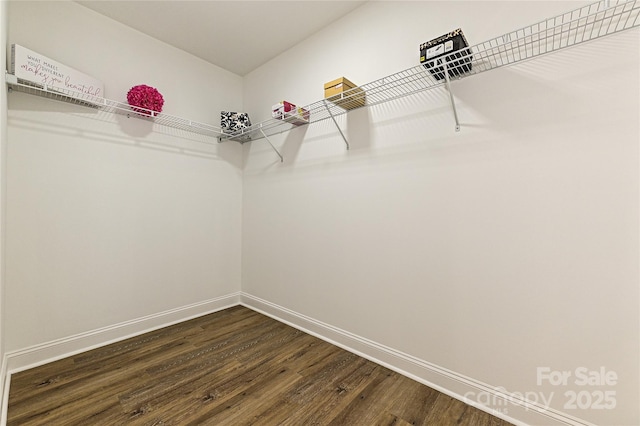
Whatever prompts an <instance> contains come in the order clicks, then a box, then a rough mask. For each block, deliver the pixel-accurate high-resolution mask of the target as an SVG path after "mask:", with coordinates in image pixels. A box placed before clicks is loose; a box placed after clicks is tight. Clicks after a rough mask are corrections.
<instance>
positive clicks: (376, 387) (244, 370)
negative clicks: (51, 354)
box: [8, 306, 508, 426]
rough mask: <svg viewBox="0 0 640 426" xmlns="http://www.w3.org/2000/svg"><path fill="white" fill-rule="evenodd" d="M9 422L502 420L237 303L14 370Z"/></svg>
mask: <svg viewBox="0 0 640 426" xmlns="http://www.w3.org/2000/svg"><path fill="white" fill-rule="evenodd" d="M8 418H9V420H8V425H65V426H67V425H120V424H127V425H138V424H139V425H157V426H159V425H248V424H256V425H257V424H261V425H350V426H353V425H470V426H471V425H473V426H479V425H496V426H498V425H500V426H501V425H508V423H506V422H504V421H502V420H500V419H497V418H495V417H492V416H490V415H489V414H486V413H484V412H482V411H479V410H477V409H475V408H473V407H471V406H468V405H465V404H464V403H462V402H460V401H458V400H455V399H453V398H451V397H448V396H446V395H444V394H442V393H439V392H437V391H435V390H433V389H431V388H428V387H427V386H424V385H421V384H419V383H417V382H415V381H413V380H411V379H408V378H406V377H404V376H401V375H399V374H397V373H395V372H393V371H391V370H389V369H387V368H384V367H381V366H379V365H377V364H374V363H373V362H370V361H367V360H365V359H364V358H361V357H359V356H356V355H354V354H352V353H349V352H347V351H344V350H342V349H340V348H338V347H336V346H333V345H331V344H328V343H326V342H324V341H322V340H320V339H317V338H315V337H312V336H310V335H308V334H305V333H303V332H301V331H298V330H296V329H294V328H292V327H289V326H287V325H285V324H282V323H280V322H277V321H274V320H272V319H270V318H268V317H266V316H264V315H261V314H259V313H256V312H254V311H252V310H250V309H247V308H244V307H240V306H237V307H233V308H230V309H226V310H224V311H221V312H217V313H215V314H211V315H207V316H204V317H201V318H197V319H194V320H191V321H188V322H184V323H181V324H178V325H175V326H171V327H167V328H164V329H161V330H158V331H155V332H151V333H147V334H145V335H142V336H139V337H135V338H132V339H128V340H125V341H122V342H119V343H115V344H112V345H109V346H105V347H102V348H99V349H95V350H92V351H90V352H85V353H83V354H80V355H76V356H72V357H69V358H66V359H63V360H60V361H56V362H53V363H50V364H47V365H44V366H42V367H37V368H33V369H31V370H27V371H23V372H21V373H17V374H14V375H13V376H12V377H11V387H10V392H9V412H8Z"/></svg>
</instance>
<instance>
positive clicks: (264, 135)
mask: <svg viewBox="0 0 640 426" xmlns="http://www.w3.org/2000/svg"><path fill="white" fill-rule="evenodd" d="M260 133H262V137H263V138H265V139H266V140H267V142H269V145H271V148H273V150H274V151H275V152H276V154H278V157H280V162H281V163H283V162H284V158H283V157H282V154H280V151H278V150H277V149H276V147H275V146H273V144H272V143H271V140H270V139H269V137H268V136H267V134H266V133H265V132H264V130H262V128H260Z"/></svg>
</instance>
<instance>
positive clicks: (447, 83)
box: [442, 59, 460, 132]
mask: <svg viewBox="0 0 640 426" xmlns="http://www.w3.org/2000/svg"><path fill="white" fill-rule="evenodd" d="M442 63H443V64H444V78H445V84H446V86H447V92H449V99H451V108H453V118H454V119H455V120H456V132H459V131H460V121H458V110H456V102H455V100H454V99H453V92H451V80H450V79H449V70H448V69H447V60H446V59H445V60H443V61H442Z"/></svg>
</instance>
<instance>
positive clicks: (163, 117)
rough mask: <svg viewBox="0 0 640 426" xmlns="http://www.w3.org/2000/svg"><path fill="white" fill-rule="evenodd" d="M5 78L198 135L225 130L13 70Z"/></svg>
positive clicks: (36, 91)
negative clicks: (28, 78) (34, 79)
mask: <svg viewBox="0 0 640 426" xmlns="http://www.w3.org/2000/svg"><path fill="white" fill-rule="evenodd" d="M6 79H7V84H8V85H9V87H10V88H11V89H12V90H15V91H18V92H24V93H29V94H31V95H36V96H41V97H45V98H48V99H53V100H57V101H63V102H67V103H71V104H74V105H79V106H83V107H88V108H93V109H96V110H100V111H101V112H106V113H112V114H120V115H126V116H127V117H134V118H137V119H140V120H145V121H151V122H153V123H156V124H159V125H162V126H168V127H172V128H175V129H179V130H185V131H188V132H191V133H196V134H199V135H205V136H209V137H214V138H218V139H219V138H220V137H222V136H223V132H222V129H221V128H220V127H216V126H212V125H210V124H205V123H199V122H197V121H193V120H188V119H186V118H181V117H176V116H174V115H169V114H165V113H162V112H156V111H152V110H149V109H146V108H139V107H132V106H131V105H129V104H127V103H123V102H118V101H114V100H111V99H106V98H101V97H97V96H92V95H88V94H86V93H81V92H75V91H71V90H67V89H65V88H61V87H50V86H46V85H38V84H36V83H33V82H29V81H26V80H21V79H17V78H16V77H15V76H14V75H11V74H7V75H6Z"/></svg>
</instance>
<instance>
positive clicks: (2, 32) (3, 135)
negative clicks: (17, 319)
mask: <svg viewBox="0 0 640 426" xmlns="http://www.w3.org/2000/svg"><path fill="white" fill-rule="evenodd" d="M7 23H8V20H7V2H6V1H0V61H1V62H0V63H1V64H2V67H0V69H2V73H3V74H4V72H5V70H6V68H7V67H6V63H7V62H6V60H5V58H6V57H7V56H6V50H7ZM6 147H7V91H6V90H5V89H4V87H3V90H1V91H0V364H1V367H0V397H3V395H4V393H3V391H4V376H5V368H6V366H5V358H4V353H5V351H4V303H5V297H4V271H5V268H4V250H5V247H4V241H5V238H4V237H5V226H4V217H5V207H6V206H5V189H4V185H5V182H6V177H5V172H6V167H5V157H6V156H5V153H6Z"/></svg>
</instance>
